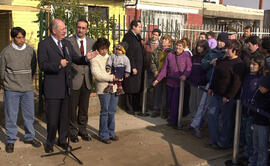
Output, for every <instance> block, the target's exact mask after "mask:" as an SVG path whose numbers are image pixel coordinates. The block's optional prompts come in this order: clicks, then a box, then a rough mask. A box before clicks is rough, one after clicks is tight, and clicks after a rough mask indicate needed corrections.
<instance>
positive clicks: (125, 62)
mask: <svg viewBox="0 0 270 166" xmlns="http://www.w3.org/2000/svg"><path fill="white" fill-rule="evenodd" d="M125 46H126V47H127V45H126V43H120V44H118V45H116V46H115V49H114V52H115V54H113V55H111V56H110V57H109V58H108V60H107V63H106V71H107V72H108V73H109V72H111V74H114V75H115V77H116V78H117V79H118V81H114V82H109V84H108V86H107V87H106V88H105V89H104V91H103V92H104V93H113V85H114V84H116V85H117V90H116V95H117V96H119V95H123V94H125V92H124V90H123V87H122V81H123V78H124V77H125V78H127V77H128V76H129V74H130V70H131V69H130V61H129V59H128V57H127V56H126V55H125V53H126V49H125V48H124V47H125Z"/></svg>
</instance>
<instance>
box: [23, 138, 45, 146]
mask: <svg viewBox="0 0 270 166" xmlns="http://www.w3.org/2000/svg"><path fill="white" fill-rule="evenodd" d="M23 142H24V143H25V144H31V145H32V146H33V147H35V148H39V147H40V146H41V143H40V142H39V141H37V140H36V139H33V140H25V141H23Z"/></svg>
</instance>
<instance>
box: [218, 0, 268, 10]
mask: <svg viewBox="0 0 270 166" xmlns="http://www.w3.org/2000/svg"><path fill="white" fill-rule="evenodd" d="M223 4H224V5H234V6H241V7H249V8H254V9H258V8H259V0H223ZM263 9H265V10H270V0H263Z"/></svg>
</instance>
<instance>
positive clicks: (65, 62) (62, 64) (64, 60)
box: [60, 59, 68, 68]
mask: <svg viewBox="0 0 270 166" xmlns="http://www.w3.org/2000/svg"><path fill="white" fill-rule="evenodd" d="M60 64H61V67H62V68H64V67H66V66H67V64H68V61H67V60H66V59H61V61H60Z"/></svg>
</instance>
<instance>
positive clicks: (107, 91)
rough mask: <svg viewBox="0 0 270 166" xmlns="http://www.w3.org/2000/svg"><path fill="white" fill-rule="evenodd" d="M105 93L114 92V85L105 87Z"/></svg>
mask: <svg viewBox="0 0 270 166" xmlns="http://www.w3.org/2000/svg"><path fill="white" fill-rule="evenodd" d="M103 93H113V87H112V86H109V85H108V86H107V87H106V88H105V89H104V91H103Z"/></svg>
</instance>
